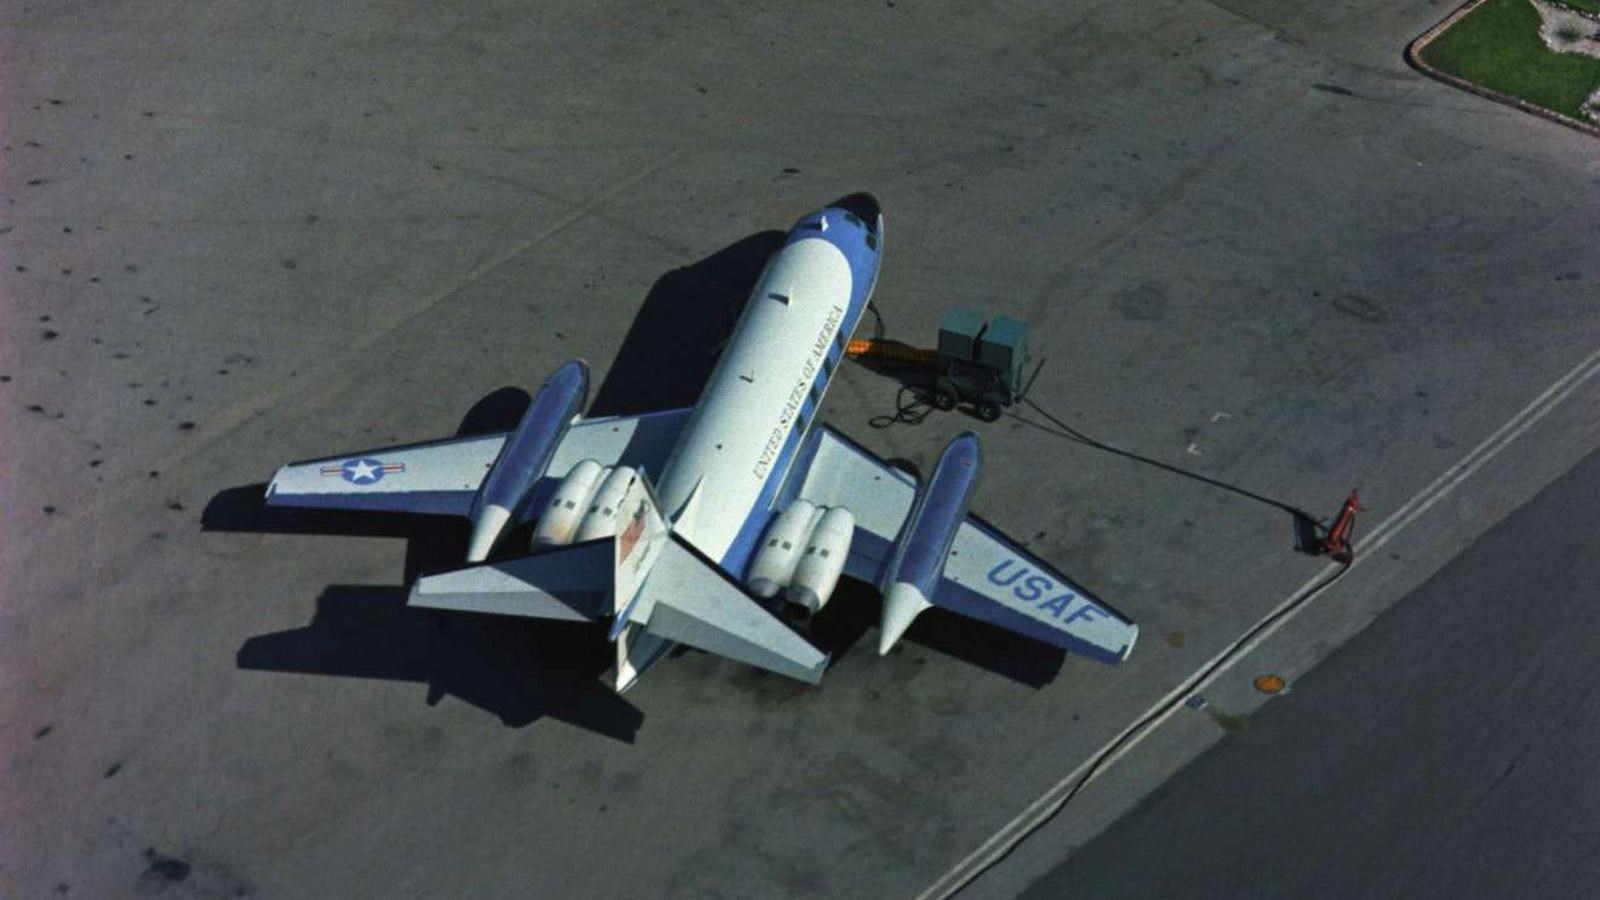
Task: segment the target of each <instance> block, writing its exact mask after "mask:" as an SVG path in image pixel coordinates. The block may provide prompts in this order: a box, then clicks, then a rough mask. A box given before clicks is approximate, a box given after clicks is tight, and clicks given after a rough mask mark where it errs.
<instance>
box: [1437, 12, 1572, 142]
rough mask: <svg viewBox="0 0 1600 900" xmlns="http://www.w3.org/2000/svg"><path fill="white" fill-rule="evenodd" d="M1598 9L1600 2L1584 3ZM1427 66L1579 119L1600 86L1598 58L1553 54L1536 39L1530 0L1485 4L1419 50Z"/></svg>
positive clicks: (1536, 21)
mask: <svg viewBox="0 0 1600 900" xmlns="http://www.w3.org/2000/svg"><path fill="white" fill-rule="evenodd" d="M1584 2H1592V3H1595V4H1596V5H1597V6H1600V0H1584ZM1422 59H1423V61H1424V62H1426V63H1428V64H1429V65H1431V66H1433V67H1435V68H1437V69H1441V70H1443V71H1445V72H1448V73H1450V74H1451V75H1455V76H1457V77H1458V78H1465V79H1466V80H1468V81H1471V82H1474V83H1477V84H1481V85H1483V86H1484V87H1487V88H1493V89H1494V90H1497V91H1501V92H1502V93H1506V94H1510V95H1512V96H1513V97H1520V98H1522V99H1523V100H1526V101H1528V102H1529V103H1532V104H1534V105H1536V106H1542V107H1544V108H1545V109H1549V110H1554V111H1555V112H1558V113H1561V114H1563V115H1567V116H1571V117H1572V118H1574V119H1577V120H1579V121H1588V119H1587V117H1585V116H1584V114H1583V102H1584V100H1586V99H1588V97H1589V95H1590V94H1591V93H1593V92H1594V91H1595V90H1596V89H1597V88H1600V59H1595V58H1593V57H1589V56H1582V55H1579V54H1576V53H1557V52H1555V51H1554V50H1551V49H1550V48H1549V47H1546V46H1545V45H1544V41H1543V40H1541V39H1540V37H1539V11H1538V10H1536V9H1534V8H1533V4H1532V3H1529V2H1528V0H1489V2H1487V3H1485V4H1483V5H1482V6H1480V7H1478V8H1477V9H1475V10H1473V11H1472V12H1470V13H1467V14H1466V15H1465V16H1463V17H1462V18H1461V21H1459V22H1457V23H1456V24H1454V25H1452V26H1450V28H1449V29H1447V30H1446V31H1445V33H1444V34H1442V35H1440V36H1439V37H1437V38H1435V39H1434V40H1433V42H1432V43H1430V44H1429V45H1428V46H1427V47H1426V48H1425V49H1424V50H1423V51H1422Z"/></svg>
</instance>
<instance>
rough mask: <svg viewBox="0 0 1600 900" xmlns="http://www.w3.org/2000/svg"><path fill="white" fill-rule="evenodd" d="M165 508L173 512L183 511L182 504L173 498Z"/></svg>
mask: <svg viewBox="0 0 1600 900" xmlns="http://www.w3.org/2000/svg"><path fill="white" fill-rule="evenodd" d="M167 509H170V510H172V511H173V512H183V504H182V503H179V502H178V501H176V500H174V501H172V502H171V503H168V504H167Z"/></svg>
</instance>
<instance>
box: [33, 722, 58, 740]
mask: <svg viewBox="0 0 1600 900" xmlns="http://www.w3.org/2000/svg"><path fill="white" fill-rule="evenodd" d="M54 730H55V726H54V725H44V726H41V727H40V728H39V730H38V731H35V732H34V733H33V739H34V740H36V741H37V740H39V739H40V738H43V737H48V736H49V734H50V732H51V731H54Z"/></svg>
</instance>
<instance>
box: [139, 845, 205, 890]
mask: <svg viewBox="0 0 1600 900" xmlns="http://www.w3.org/2000/svg"><path fill="white" fill-rule="evenodd" d="M144 859H145V862H146V863H148V864H149V865H148V866H147V867H146V868H145V870H144V874H143V875H141V876H139V880H140V881H145V882H155V883H157V884H173V883H176V882H179V881H182V880H184V879H185V878H188V877H189V870H190V869H191V868H192V867H191V866H190V865H189V863H188V862H186V861H184V860H181V859H179V858H177V857H175V856H167V855H166V854H163V853H158V852H157V851H156V848H154V847H146V848H145V849H144Z"/></svg>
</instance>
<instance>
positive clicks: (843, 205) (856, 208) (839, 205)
mask: <svg viewBox="0 0 1600 900" xmlns="http://www.w3.org/2000/svg"><path fill="white" fill-rule="evenodd" d="M828 205H829V206H830V207H833V208H835V209H842V210H844V211H845V212H850V213H855V215H856V217H857V218H859V219H861V221H863V222H865V223H867V227H868V228H871V229H874V230H876V229H877V227H878V216H879V214H881V213H882V212H883V209H882V207H880V206H879V205H878V198H877V197H874V196H872V195H871V194H869V193H867V192H866V191H858V192H857V193H854V194H846V195H845V196H843V197H840V198H839V199H837V200H835V201H833V202H832V203H830V204H828Z"/></svg>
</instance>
